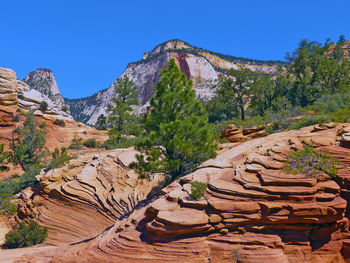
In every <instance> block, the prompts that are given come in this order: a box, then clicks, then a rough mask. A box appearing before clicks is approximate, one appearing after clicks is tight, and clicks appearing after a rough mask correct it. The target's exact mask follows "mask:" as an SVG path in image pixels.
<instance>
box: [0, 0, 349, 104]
mask: <svg viewBox="0 0 350 263" xmlns="http://www.w3.org/2000/svg"><path fill="white" fill-rule="evenodd" d="M349 13H350V1H348V0H342V1H340V0H332V1H325V0H318V1H314V0H309V1H307V0H304V1H299V0H289V1H287V0H285V1H283V0H278V1H263V0H255V1H253V0H240V1H235V0H231V1H230V0H222V1H221V0H216V1H206V0H198V1H197V0H186V1H183V0H177V1H176V0H173V1H167V0H163V1H161V0H147V1H145V0H138V1H136V0H134V1H133V0H128V1H119V0H70V1H67V0H50V1H48V0H31V1H29V0H2V1H1V4H0V36H1V38H0V67H7V68H11V69H13V70H14V71H16V72H17V76H18V78H19V79H23V78H24V77H25V76H26V74H27V73H29V72H30V71H33V70H35V69H37V68H39V67H44V68H49V69H51V70H52V71H53V72H54V75H55V77H56V80H57V82H58V86H59V89H60V91H61V93H62V94H63V96H64V97H68V98H79V97H84V96H89V95H91V94H92V93H94V92H97V91H98V90H101V89H104V88H107V87H108V86H109V84H110V83H111V82H112V81H114V80H115V79H116V78H118V77H119V75H120V74H121V73H122V72H123V71H124V70H125V68H126V66H127V64H128V63H129V62H131V61H137V60H139V59H141V56H142V54H143V52H146V51H150V50H151V49H152V48H153V47H154V46H156V45H157V44H159V43H161V42H164V41H166V40H169V39H174V38H179V39H182V40H185V41H187V42H189V43H190V44H192V45H195V46H198V47H202V48H206V49H209V50H213V51H216V52H221V53H224V54H229V55H234V56H242V57H248V58H255V59H265V60H267V59H273V60H283V59H284V56H285V53H286V52H287V51H293V50H294V49H295V48H296V47H297V44H298V42H299V41H300V40H301V39H304V38H307V39H309V40H318V41H321V42H323V41H324V40H325V39H326V38H328V37H329V38H331V39H332V40H334V41H336V40H337V39H338V37H339V35H341V34H344V35H345V36H346V39H349V38H350V32H349V31H350V20H349Z"/></svg>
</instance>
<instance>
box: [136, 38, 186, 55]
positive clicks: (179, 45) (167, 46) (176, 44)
mask: <svg viewBox="0 0 350 263" xmlns="http://www.w3.org/2000/svg"><path fill="white" fill-rule="evenodd" d="M183 49H193V46H191V45H190V44H188V43H187V42H185V41H183V40H180V39H171V40H168V41H165V42H163V43H161V44H159V45H157V46H156V47H155V48H153V50H152V51H151V52H146V53H144V54H143V56H142V59H147V58H148V57H149V56H153V55H156V54H158V53H163V52H166V51H168V50H183Z"/></svg>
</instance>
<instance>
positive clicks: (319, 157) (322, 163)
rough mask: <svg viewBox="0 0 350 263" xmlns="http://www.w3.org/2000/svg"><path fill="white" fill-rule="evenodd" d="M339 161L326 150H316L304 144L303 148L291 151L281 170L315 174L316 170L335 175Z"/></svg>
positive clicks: (292, 172)
mask: <svg viewBox="0 0 350 263" xmlns="http://www.w3.org/2000/svg"><path fill="white" fill-rule="evenodd" d="M338 164H339V161H338V160H337V159H336V158H334V157H333V156H332V155H331V154H330V153H329V152H328V151H326V150H322V151H321V152H316V151H315V149H314V148H312V147H311V146H304V149H303V150H300V151H294V152H291V153H290V155H289V157H288V160H287V162H286V163H285V165H284V167H283V170H284V171H285V172H287V173H291V174H299V173H300V174H307V175H310V176H314V175H317V172H319V171H321V172H324V173H326V174H328V175H330V176H331V177H335V176H336V174H337V172H338V169H337V165H338Z"/></svg>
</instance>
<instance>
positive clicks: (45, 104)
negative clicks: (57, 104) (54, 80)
mask: <svg viewBox="0 0 350 263" xmlns="http://www.w3.org/2000/svg"><path fill="white" fill-rule="evenodd" d="M48 107H49V105H48V104H47V102H46V101H42V102H41V103H40V110H41V111H42V112H45V111H47V108H48Z"/></svg>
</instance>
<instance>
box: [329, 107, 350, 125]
mask: <svg viewBox="0 0 350 263" xmlns="http://www.w3.org/2000/svg"><path fill="white" fill-rule="evenodd" d="M331 116H332V117H331V118H332V121H335V122H349V121H350V109H340V110H337V111H336V112H334V113H332V114H331Z"/></svg>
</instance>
